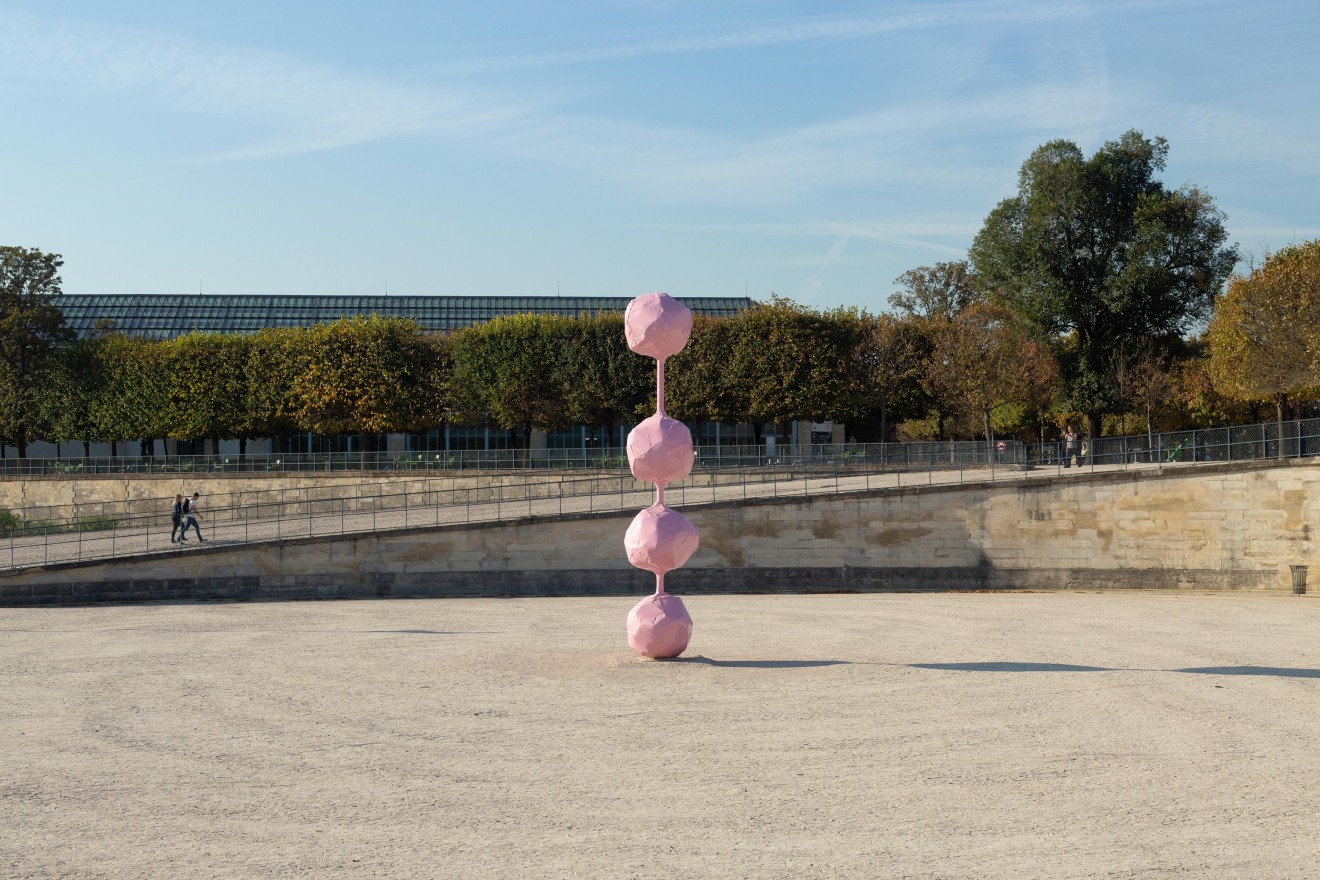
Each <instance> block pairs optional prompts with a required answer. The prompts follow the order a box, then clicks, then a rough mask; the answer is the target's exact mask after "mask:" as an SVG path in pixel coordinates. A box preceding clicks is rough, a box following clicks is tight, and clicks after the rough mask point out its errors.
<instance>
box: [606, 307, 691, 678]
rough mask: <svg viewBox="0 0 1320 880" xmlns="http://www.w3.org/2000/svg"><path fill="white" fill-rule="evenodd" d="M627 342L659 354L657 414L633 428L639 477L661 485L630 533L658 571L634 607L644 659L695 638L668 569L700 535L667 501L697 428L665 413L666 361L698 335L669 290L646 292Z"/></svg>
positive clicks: (626, 319)
mask: <svg viewBox="0 0 1320 880" xmlns="http://www.w3.org/2000/svg"><path fill="white" fill-rule="evenodd" d="M623 328H624V336H625V337H626V338H627V340H628V347H629V348H630V349H632V350H633V351H635V352H637V353H638V354H641V355H646V356H648V357H653V358H655V359H656V378H655V402H656V409H655V415H653V416H651V417H650V418H648V419H646V420H645V421H643V422H642V423H641V424H639V425H638V426H637V427H635V428H633V429H632V431H631V432H630V433H629V434H628V465H629V467H631V468H632V473H633V476H634V477H636V478H637V479H639V480H646V481H647V482H649V483H655V504H653V505H651V506H650V507H648V508H646V509H645V510H643V511H642V512H641V513H639V514H637V516H636V517H634V518H633V521H632V524H631V525H629V526H628V531H627V533H626V534H625V535H624V538H623V545H624V549H625V550H627V552H628V561H629V562H630V563H632V564H633V565H635V566H637V567H638V568H644V569H646V570H647V571H651V572H655V593H654V594H653V595H651V596H647V597H646V598H645V599H643V600H642V601H640V602H638V603H637V604H636V605H634V606H633V609H632V610H631V611H629V612H628V645H629V646H630V647H631V648H632V649H633V650H634V651H636V652H637V653H638V654H641V655H642V656H643V657H652V658H655V659H660V658H667V657H677V656H678V655H679V654H682V653H683V651H684V650H685V649H686V648H687V645H688V640H689V639H691V637H692V618H691V616H689V615H688V612H687V608H685V607H684V606H683V600H682V599H680V598H678V597H677V596H674V595H672V594H670V593H666V592H665V572H668V571H673V570H674V569H675V568H679V567H680V566H682V565H683V563H685V562H687V561H688V559H689V558H690V557H691V556H692V554H693V553H695V552H696V550H697V544H698V543H699V541H700V539H699V538H698V536H697V529H696V526H694V525H692V523H691V521H689V520H688V518H687V517H685V516H683V515H682V514H681V513H678V512H677V511H674V510H670V509H669V508H668V507H665V484H666V483H672V482H674V481H676V480H681V479H683V478H684V477H686V476H687V475H688V473H689V472H690V471H691V470H692V432H690V431H689V430H688V429H687V426H686V425H684V424H683V423H682V422H679V421H676V420H675V419H671V418H669V416H667V415H665V359H666V358H668V357H670V356H671V355H675V354H678V353H679V352H680V351H682V350H683V346H684V345H686V344H687V341H688V337H689V336H691V335H692V312H690V311H688V308H687V306H685V305H683V304H682V303H680V302H679V301H678V300H676V299H674V298H672V297H671V296H669V294H667V293H647V294H644V295H642V296H639V297H637V298H636V299H634V300H633V301H632V302H630V303H628V309H627V311H625V312H624V315H623Z"/></svg>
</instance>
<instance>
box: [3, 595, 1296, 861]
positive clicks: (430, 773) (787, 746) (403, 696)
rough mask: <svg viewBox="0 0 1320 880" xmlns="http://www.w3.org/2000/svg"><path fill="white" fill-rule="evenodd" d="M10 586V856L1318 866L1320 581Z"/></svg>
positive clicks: (6, 678)
mask: <svg viewBox="0 0 1320 880" xmlns="http://www.w3.org/2000/svg"><path fill="white" fill-rule="evenodd" d="M631 604H632V600H629V599H506V600H499V599H490V600H415V601H404V600H394V601H361V602H319V603H317V602H306V603H288V604H277V603H253V604H217V605H160V606H121V607H114V606H111V607H85V608H38V609H0V742H3V743H4V749H3V751H0V875H2V876H6V877H12V878H38V877H40V878H56V877H58V878H108V877H115V878H192V877H207V878H210V877H215V878H277V877H278V878H284V877H308V878H311V877H315V878H359V877H390V878H416V877H423V878H424V877H442V878H450V877H452V878H469V877H472V878H478V877H480V878H539V877H553V878H560V877H562V878H577V877H585V878H634V877H635V878H658V877H666V878H725V877H728V878H741V877H747V878H794V880H802V878H818V877H819V878H831V877H835V878H843V877H847V878H854V877H856V878H890V877H892V878H900V877H906V878H1119V877H1122V878H1167V877H1179V878H1244V880H1245V878H1251V880H1260V878H1273V880H1278V878H1314V877H1317V876H1320V862H1318V861H1317V860H1318V859H1320V804H1318V803H1317V795H1320V749H1318V743H1320V647H1317V645H1318V643H1320V602H1317V601H1316V600H1315V599H1314V598H1312V597H1306V598H1297V597H1292V596H1260V595H1186V594H1178V595H1173V594H1170V595H1154V594H1137V595H1126V594H999V595H974V594H943V595H867V596H814V597H811V596H774V597H722V596H715V597H697V598H694V599H692V600H690V601H689V603H688V604H689V608H690V609H691V611H692V613H693V616H694V617H695V619H696V623H697V631H696V635H695V637H694V640H693V643H692V645H691V648H690V651H689V658H688V659H687V660H684V661H681V662H673V663H656V662H649V661H643V660H638V659H636V658H634V657H633V656H632V655H631V654H630V652H628V650H627V648H626V646H624V644H623V633H622V628H623V616H624V614H625V613H626V611H627V609H628V607H629V606H630V605H631Z"/></svg>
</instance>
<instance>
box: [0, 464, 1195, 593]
mask: <svg viewBox="0 0 1320 880" xmlns="http://www.w3.org/2000/svg"><path fill="white" fill-rule="evenodd" d="M1194 467H1197V465H1195V464H1191V463H1173V464H1170V463H1163V464H1161V463H1155V464H1148V463H1120V464H1110V465H1094V464H1093V465H1087V466H1086V467H1084V468H1077V469H1071V470H1069V469H1064V468H1061V467H1057V466H1054V467H1040V468H1034V469H1028V470H1024V469H1022V468H1021V467H1011V466H1010V467H996V468H988V467H973V468H950V469H945V470H939V469H931V470H924V471H918V472H905V471H894V470H890V471H879V472H874V473H871V472H866V473H857V472H855V471H839V470H835V471H832V472H827V473H826V474H824V475H822V474H820V473H819V472H813V471H811V470H808V469H803V470H802V471H801V472H798V473H794V472H792V471H761V470H755V469H749V470H747V471H744V472H736V471H735V472H733V473H731V474H730V473H724V474H718V475H716V476H715V477H713V478H708V479H706V480H704V481H705V482H707V483H708V485H695V483H696V482H697V476H694V477H693V478H690V479H689V480H688V481H686V482H685V483H684V484H680V485H677V486H674V487H671V488H670V489H669V490H667V492H666V503H668V504H669V505H671V506H674V507H680V508H682V507H692V506H696V505H700V504H708V503H714V502H721V501H738V500H746V499H753V498H787V497H806V496H813V495H836V494H840V493H845V492H883V491H895V490H899V489H904V488H911V487H914V486H973V485H988V484H995V485H1003V484H1012V483H1023V482H1028V481H1048V480H1057V479H1060V478H1063V477H1066V476H1067V477H1071V476H1081V475H1083V474H1093V473H1113V472H1117V471H1128V472H1135V473H1143V472H1152V473H1158V472H1166V471H1169V470H1171V469H1187V468H1194ZM605 486H608V487H610V489H611V490H612V491H604V487H605ZM373 488H374V484H373ZM541 489H545V490H546V491H544V492H542V491H540V490H541ZM653 498H654V495H653V491H652V490H651V489H650V488H649V487H647V486H646V484H643V483H639V482H636V481H633V480H632V479H631V478H628V479H627V480H619V479H617V478H609V479H608V480H581V481H571V482H565V483H551V482H550V481H547V482H546V483H545V484H544V485H542V484H537V483H536V482H534V481H529V482H527V483H523V484H521V485H513V486H508V485H500V486H491V487H489V488H487V489H485V490H481V489H475V490H453V491H428V490H418V491H412V492H404V493H400V494H398V495H393V496H381V495H379V494H376V493H372V494H371V495H370V496H366V497H364V498H363V499H352V498H348V499H345V498H328V499H321V500H314V501H312V500H309V501H306V502H297V501H295V502H284V503H277V504H267V505H265V507H264V508H262V507H257V508H252V509H249V508H240V509H221V508H215V509H212V508H210V507H209V506H207V505H206V503H204V506H203V507H202V510H201V513H202V516H203V517H204V519H203V521H202V523H201V527H202V534H203V536H204V537H205V539H206V542H207V544H210V545H212V546H216V545H219V546H224V545H229V546H233V545H240V544H250V543H257V542H270V541H283V540H289V539H295V538H307V537H316V536H323V537H331V536H336V535H360V534H367V533H373V532H388V531H396V530H407V529H413V528H421V527H426V526H437V525H464V524H468V523H488V522H499V521H509V520H516V519H522V518H528V517H530V518H551V517H558V516H563V515H566V514H581V513H612V512H618V511H635V510H638V509H640V508H643V507H646V506H648V505H649V504H650V503H651V502H652V500H653ZM358 501H365V502H369V504H367V503H357V502H358ZM190 535H192V537H191V538H190V539H189V542H188V543H187V544H183V545H178V544H171V543H170V540H169V537H170V523H169V519H168V517H164V516H154V517H136V518H130V519H127V520H124V521H121V522H120V523H118V524H117V525H116V527H115V528H113V529H107V530H100V531H75V532H69V533H54V534H36V535H29V536H24V537H18V538H14V539H10V540H0V569H21V568H28V567H33V566H45V565H52V564H61V563H77V562H95V561H98V560H105V559H111V558H115V557H126V556H140V555H143V554H151V553H187V552H189V550H192V549H196V548H197V547H200V546H204V545H202V544H199V543H198V542H197V540H196V537H195V533H192V532H190Z"/></svg>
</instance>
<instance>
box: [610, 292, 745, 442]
mask: <svg viewBox="0 0 1320 880" xmlns="http://www.w3.org/2000/svg"><path fill="white" fill-rule="evenodd" d="M737 339H738V325H737V324H736V323H735V321H734V319H733V318H712V317H709V316H707V315H693V317H692V336H691V338H689V339H688V344H687V345H685V346H684V347H683V350H682V351H680V352H679V353H678V354H676V355H674V356H673V357H671V358H669V359H668V360H666V361H665V409H666V410H667V411H668V412H669V413H670V415H672V416H673V417H674V418H677V419H683V420H686V421H697V420H702V421H708V422H740V421H743V420H745V419H746V418H747V413H748V411H749V410H750V406H749V404H748V402H747V392H748V389H747V388H746V386H745V384H744V385H740V384H739V382H738V378H737V377H735V375H734V371H733V370H730V369H728V365H729V358H730V355H731V353H732V352H733V351H734V350H735V347H736V346H737V344H738V343H737ZM634 357H638V356H637V355H634ZM638 360H640V361H641V362H642V363H643V365H644V366H646V361H647V360H648V359H647V358H640V357H638ZM649 369H650V371H651V376H652V378H651V379H650V381H651V382H654V370H655V367H654V366H653V365H652V366H650V367H649ZM653 395H654V392H651V395H648V398H649V397H650V396H653ZM757 431H758V435H757V439H758V442H759V439H760V434H759V431H760V428H759V427H758V428H757Z"/></svg>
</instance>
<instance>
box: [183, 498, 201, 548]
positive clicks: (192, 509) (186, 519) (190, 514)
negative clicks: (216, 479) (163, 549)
mask: <svg viewBox="0 0 1320 880" xmlns="http://www.w3.org/2000/svg"><path fill="white" fill-rule="evenodd" d="M201 497H202V496H201V495H199V494H198V493H196V492H194V493H193V496H192V499H191V500H190V501H186V502H184V503H185V504H186V505H187V506H186V507H185V508H184V511H183V531H182V532H180V533H179V541H180V543H182V542H183V540H184V536H185V535H187V534H188V527H189V526H192V528H193V531H195V532H196V533H197V540H199V541H203V542H204V541H205V540H206V539H205V538H203V537H202V529H201V526H199V525H197V521H198V520H200V519H201V518H202V515H201V514H200V513H198V512H197V508H198V506H199V504H200V503H201Z"/></svg>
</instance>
